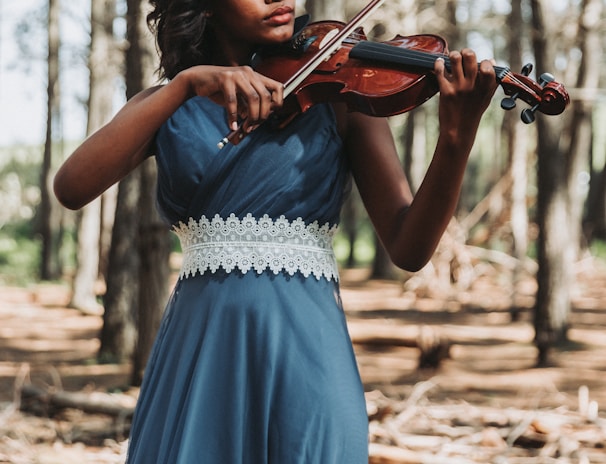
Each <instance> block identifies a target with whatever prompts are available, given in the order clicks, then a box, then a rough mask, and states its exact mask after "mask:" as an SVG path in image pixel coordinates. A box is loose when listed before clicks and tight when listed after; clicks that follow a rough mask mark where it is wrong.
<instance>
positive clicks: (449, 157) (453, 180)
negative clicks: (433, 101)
mask: <svg viewBox="0 0 606 464" xmlns="http://www.w3.org/2000/svg"><path fill="white" fill-rule="evenodd" d="M470 149H471V146H470V145H466V144H464V145H456V144H453V143H452V142H451V141H449V140H448V137H445V136H441V137H440V138H439V140H438V144H437V147H436V151H435V154H434V157H433V159H432V161H431V163H430V165H429V168H428V170H427V173H426V175H425V178H424V179H423V182H422V184H421V186H420V187H419V189H418V191H417V193H416V194H415V197H414V199H413V201H412V203H411V204H410V206H409V207H408V208H406V210H405V211H404V212H402V214H400V215H399V216H398V217H397V219H396V224H394V227H392V228H391V234H390V236H389V238H388V239H387V240H386V241H387V244H386V247H387V249H388V251H389V253H390V256H392V259H393V260H394V262H395V263H396V264H397V265H398V266H400V267H402V268H404V269H407V270H411V271H415V270H418V269H420V268H421V267H423V266H424V265H425V264H426V263H427V262H428V261H429V259H431V256H432V255H433V253H434V251H435V249H436V247H437V245H438V243H439V241H440V239H441V237H442V235H443V233H444V231H445V230H446V227H447V226H448V223H449V222H450V220H451V218H452V216H453V214H454V211H455V209H456V206H457V203H458V200H459V196H460V192H461V186H462V184H463V178H464V174H465V168H466V165H467V159H468V157H469V152H470Z"/></svg>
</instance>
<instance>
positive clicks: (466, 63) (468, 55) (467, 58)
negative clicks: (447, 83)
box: [461, 48, 478, 83]
mask: <svg viewBox="0 0 606 464" xmlns="http://www.w3.org/2000/svg"><path fill="white" fill-rule="evenodd" d="M461 58H462V60H463V62H462V66H463V74H464V75H465V78H466V79H467V80H468V81H470V82H471V83H475V79H476V77H477V75H478V61H477V58H476V54H475V52H474V51H473V50H471V49H469V48H465V49H463V50H461Z"/></svg>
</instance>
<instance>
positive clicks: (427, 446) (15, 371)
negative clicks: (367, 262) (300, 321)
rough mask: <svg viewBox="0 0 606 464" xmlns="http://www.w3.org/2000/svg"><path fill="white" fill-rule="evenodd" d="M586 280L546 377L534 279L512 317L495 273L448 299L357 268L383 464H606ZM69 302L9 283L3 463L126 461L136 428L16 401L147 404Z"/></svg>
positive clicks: (364, 354) (364, 352) (350, 292)
mask: <svg viewBox="0 0 606 464" xmlns="http://www.w3.org/2000/svg"><path fill="white" fill-rule="evenodd" d="M577 275H578V283H577V285H576V287H575V293H574V310H573V312H572V315H571V330H570V342H569V343H568V344H567V346H566V347H563V348H562V349H559V350H557V351H556V352H554V353H553V361H554V362H553V365H552V366H551V367H548V368H541V369H539V368H536V367H535V366H534V364H535V359H536V350H535V348H534V346H533V344H532V339H533V330H532V325H531V322H530V319H531V313H530V308H531V307H532V296H533V295H534V292H535V290H536V289H535V286H534V282H533V280H532V279H531V278H529V279H527V282H526V283H525V284H524V285H523V286H522V287H521V288H522V289H523V290H522V292H523V295H521V300H518V304H519V301H522V302H523V304H522V305H521V306H522V311H521V313H520V314H519V316H520V317H519V319H518V320H517V321H516V322H512V321H511V315H510V313H509V308H510V306H511V295H510V291H509V285H507V284H506V283H505V284H504V283H503V282H502V281H501V280H500V278H499V276H498V275H495V274H490V273H488V274H486V273H485V274H484V275H482V276H480V277H478V278H477V279H476V280H475V282H474V284H473V285H472V287H471V288H469V289H466V290H465V291H455V292H453V293H451V294H449V295H446V296H444V295H442V296H441V297H440V298H437V297H436V296H435V295H433V296H432V295H430V294H429V293H430V292H427V291H426V292H422V291H419V289H417V290H416V291H414V292H413V291H411V290H410V289H408V288H407V287H405V286H404V285H403V284H402V283H401V282H388V281H369V280H367V279H366V274H365V272H364V271H348V272H344V273H343V282H342V283H343V285H342V297H343V301H344V305H345V307H346V308H347V317H348V323H349V326H350V331H351V334H352V339H353V341H354V347H355V350H356V354H357V359H358V363H359V367H360V372H361V376H362V380H363V382H364V385H365V389H366V391H367V402H368V410H369V417H370V419H371V439H372V447H371V454H372V455H373V456H374V457H373V459H371V462H373V463H376V464H378V463H385V464H390V463H405V462H410V463H412V462H417V463H422V462H423V463H439V464H442V463H448V464H451V463H471V462H484V463H488V462H491V463H495V464H496V463H511V464H513V463H530V462H533V463H543V462H544V463H551V462H562V463H579V464H588V463H600V462H602V463H606V452H605V451H604V446H605V445H604V441H605V439H606V415H604V413H602V412H601V408H604V407H605V406H606V382H605V381H604V375H605V371H606V350H605V348H606V336H604V333H605V332H604V330H605V328H606V268H605V267H604V266H603V264H602V263H600V262H598V261H595V260H593V259H589V260H587V261H586V262H584V263H580V264H579V266H578V270H577ZM423 293H425V294H423ZM68 300H69V289H68V288H67V287H66V286H64V285H50V284H39V285H32V286H31V287H28V288H12V287H2V288H0V463H2V462H5V463H15V464H21V463H24V464H25V463H28V464H30V463H41V464H55V463H57V464H59V463H60V464H71V463H79V464H81V463H99V464H101V463H118V462H123V461H124V449H125V443H126V436H125V433H126V432H125V431H126V430H127V429H128V424H127V420H123V419H120V418H110V417H108V416H104V415H100V414H87V413H84V412H82V411H80V410H77V409H74V408H71V409H65V410H60V411H53V412H52V413H51V412H50V411H48V410H47V411H40V410H38V411H37V412H38V414H37V415H35V414H31V413H25V412H23V411H20V406H24V405H23V403H22V400H21V397H20V395H18V394H16V392H19V391H21V389H22V387H24V386H26V385H36V386H38V387H41V388H43V389H46V390H48V391H65V392H90V393H91V394H92V393H93V392H104V393H107V392H117V393H116V395H118V396H119V398H120V401H122V402H125V401H126V403H125V404H127V406H128V405H129V404H133V403H134V401H135V398H136V395H137V391H136V390H134V389H125V388H124V387H125V385H127V380H128V372H129V366H127V365H112V364H108V365H99V364H97V363H96V362H94V357H95V353H96V351H97V349H98V346H99V341H98V334H99V329H100V327H101V323H102V321H101V317H100V316H99V315H85V314H82V313H80V312H79V311H76V310H74V309H69V308H67V303H68ZM369 334H370V335H369ZM426 339H429V340H441V341H443V342H445V346H447V347H448V350H447V353H448V356H447V357H446V358H445V359H444V360H443V361H442V362H441V364H440V366H439V367H438V368H437V369H423V370H420V369H417V364H418V360H419V349H418V348H417V347H415V346H414V345H415V344H416V343H418V342H419V340H426ZM442 354H446V353H442ZM118 396H116V398H118ZM129 400H130V401H131V403H129ZM26 409H27V408H26ZM471 450H473V452H472V451H471Z"/></svg>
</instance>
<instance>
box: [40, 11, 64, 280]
mask: <svg viewBox="0 0 606 464" xmlns="http://www.w3.org/2000/svg"><path fill="white" fill-rule="evenodd" d="M60 9H61V5H60V0H48V57H47V65H48V70H47V79H48V82H47V92H46V94H47V105H46V136H45V140H44V154H43V158H42V168H41V173H40V206H39V210H38V221H39V222H38V227H39V232H40V237H41V240H42V250H41V256H40V278H41V279H42V280H53V279H57V278H59V277H60V274H61V265H60V261H59V242H60V240H59V237H60V234H59V228H60V212H59V208H58V205H57V203H56V202H55V201H54V196H53V195H52V179H53V176H54V173H53V145H54V142H55V141H56V138H55V135H57V134H56V128H57V127H56V126H59V127H60V116H61V115H60V108H61V105H60V92H59V47H60V35H59V13H60Z"/></svg>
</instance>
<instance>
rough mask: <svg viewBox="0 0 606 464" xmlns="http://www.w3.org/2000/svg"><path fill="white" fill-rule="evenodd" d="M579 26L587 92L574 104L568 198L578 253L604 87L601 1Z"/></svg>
mask: <svg viewBox="0 0 606 464" xmlns="http://www.w3.org/2000/svg"><path fill="white" fill-rule="evenodd" d="M581 8H582V9H581V14H580V17H579V24H578V34H577V37H578V40H579V44H578V45H579V48H580V50H581V53H582V58H581V64H580V67H579V74H578V78H577V84H576V87H577V88H578V89H583V93H582V97H581V98H579V99H577V100H575V101H574V102H573V103H572V108H571V110H572V122H571V124H570V127H571V129H570V155H569V156H568V160H567V161H568V162H567V169H566V172H567V174H568V177H567V184H568V196H569V198H570V224H576V225H578V226H577V227H573V228H572V229H571V241H572V243H573V244H575V245H576V246H577V247H578V249H580V248H581V247H582V246H583V243H582V238H583V235H582V228H581V224H582V216H583V205H584V201H585V192H584V191H583V190H582V189H581V188H580V187H579V177H580V174H581V173H582V172H583V171H588V170H589V159H590V156H589V155H590V153H591V146H592V141H593V124H592V117H593V109H594V102H595V101H596V99H597V90H598V88H599V83H600V63H601V62H602V34H601V29H602V28H601V24H602V9H603V2H602V1H600V0H583V3H582V6H581Z"/></svg>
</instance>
